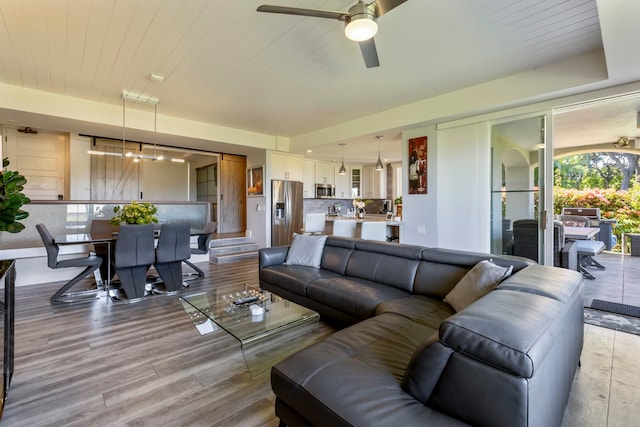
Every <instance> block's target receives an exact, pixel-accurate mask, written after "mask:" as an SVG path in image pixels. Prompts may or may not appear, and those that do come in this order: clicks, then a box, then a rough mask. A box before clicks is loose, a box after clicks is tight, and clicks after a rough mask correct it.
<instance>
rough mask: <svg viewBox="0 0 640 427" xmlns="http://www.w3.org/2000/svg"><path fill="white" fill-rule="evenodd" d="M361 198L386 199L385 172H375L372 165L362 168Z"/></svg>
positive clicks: (384, 170)
mask: <svg viewBox="0 0 640 427" xmlns="http://www.w3.org/2000/svg"><path fill="white" fill-rule="evenodd" d="M362 198H364V199H386V198H387V171H386V169H383V170H381V171H377V170H376V167H375V166H374V165H371V166H364V167H363V168H362Z"/></svg>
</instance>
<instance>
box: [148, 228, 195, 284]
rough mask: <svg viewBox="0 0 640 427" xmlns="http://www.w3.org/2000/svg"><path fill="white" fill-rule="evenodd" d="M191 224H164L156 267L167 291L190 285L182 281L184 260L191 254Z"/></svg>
mask: <svg viewBox="0 0 640 427" xmlns="http://www.w3.org/2000/svg"><path fill="white" fill-rule="evenodd" d="M189 240H190V235H189V224H163V225H162V228H161V229H160V237H159V238H158V247H157V248H156V257H155V262H154V264H153V265H154V267H155V269H156V271H157V272H158V274H159V275H160V279H161V280H162V282H163V283H164V286H165V289H166V291H167V292H175V291H177V290H179V289H181V288H182V287H185V288H186V287H188V285H187V284H186V283H184V282H183V281H182V262H183V261H185V260H187V259H189V257H190V256H191V247H190V243H189Z"/></svg>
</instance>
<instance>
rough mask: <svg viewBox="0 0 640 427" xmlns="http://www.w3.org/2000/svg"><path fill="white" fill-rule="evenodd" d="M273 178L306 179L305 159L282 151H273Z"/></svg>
mask: <svg viewBox="0 0 640 427" xmlns="http://www.w3.org/2000/svg"><path fill="white" fill-rule="evenodd" d="M271 179H284V180H287V181H303V180H304V159H303V158H302V157H296V156H290V155H287V154H281V153H271Z"/></svg>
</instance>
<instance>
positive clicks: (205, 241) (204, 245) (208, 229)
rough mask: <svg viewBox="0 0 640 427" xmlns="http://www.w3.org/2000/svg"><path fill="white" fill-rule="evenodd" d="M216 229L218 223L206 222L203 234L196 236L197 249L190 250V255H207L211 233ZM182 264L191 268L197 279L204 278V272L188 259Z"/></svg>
mask: <svg viewBox="0 0 640 427" xmlns="http://www.w3.org/2000/svg"><path fill="white" fill-rule="evenodd" d="M217 229H218V223H217V222H214V221H209V222H207V225H206V226H205V227H204V230H203V234H200V235H198V247H197V248H190V250H191V253H192V254H194V255H196V254H198V255H201V254H208V253H209V243H210V242H211V238H212V237H213V233H215V232H216V230H217ZM184 263H185V264H187V265H188V266H189V267H191V268H193V269H194V270H195V271H196V272H197V274H198V277H204V271H202V270H201V269H200V268H199V267H197V266H196V265H195V264H193V263H192V262H191V261H189V260H188V259H185V260H184Z"/></svg>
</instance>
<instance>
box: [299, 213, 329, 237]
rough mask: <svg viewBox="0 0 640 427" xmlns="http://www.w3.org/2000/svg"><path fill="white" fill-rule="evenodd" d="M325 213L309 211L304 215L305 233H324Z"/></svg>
mask: <svg viewBox="0 0 640 427" xmlns="http://www.w3.org/2000/svg"><path fill="white" fill-rule="evenodd" d="M325 221H326V218H325V215H324V214H323V213H308V214H306V215H305V216H304V228H303V230H302V232H303V233H304V234H324V226H325Z"/></svg>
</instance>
